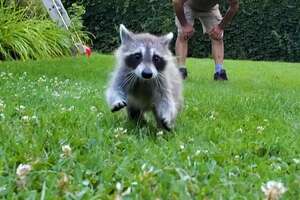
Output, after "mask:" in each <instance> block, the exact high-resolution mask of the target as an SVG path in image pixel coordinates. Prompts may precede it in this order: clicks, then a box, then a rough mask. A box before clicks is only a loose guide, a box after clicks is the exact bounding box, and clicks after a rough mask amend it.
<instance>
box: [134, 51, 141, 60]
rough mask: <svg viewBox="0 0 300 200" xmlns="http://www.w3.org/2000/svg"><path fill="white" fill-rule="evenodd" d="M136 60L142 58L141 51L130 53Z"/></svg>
mask: <svg viewBox="0 0 300 200" xmlns="http://www.w3.org/2000/svg"><path fill="white" fill-rule="evenodd" d="M132 56H133V57H134V58H135V59H136V60H140V59H141V58H142V54H141V53H135V54H133V55H132Z"/></svg>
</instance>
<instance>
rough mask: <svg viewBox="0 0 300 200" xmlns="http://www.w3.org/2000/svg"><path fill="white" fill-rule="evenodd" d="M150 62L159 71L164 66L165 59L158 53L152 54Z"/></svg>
mask: <svg viewBox="0 0 300 200" xmlns="http://www.w3.org/2000/svg"><path fill="white" fill-rule="evenodd" d="M152 62H153V64H154V65H155V67H156V68H157V69H158V70H160V71H161V70H163V69H164V68H165V66H166V61H165V60H164V59H163V58H162V57H160V56H158V55H153V57H152Z"/></svg>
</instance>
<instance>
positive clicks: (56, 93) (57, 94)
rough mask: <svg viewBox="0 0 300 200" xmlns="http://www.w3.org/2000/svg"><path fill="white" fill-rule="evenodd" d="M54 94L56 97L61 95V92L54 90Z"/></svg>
mask: <svg viewBox="0 0 300 200" xmlns="http://www.w3.org/2000/svg"><path fill="white" fill-rule="evenodd" d="M52 96H54V97H60V94H59V93H58V92H57V91H54V92H53V93H52Z"/></svg>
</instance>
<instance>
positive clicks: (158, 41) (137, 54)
mask: <svg viewBox="0 0 300 200" xmlns="http://www.w3.org/2000/svg"><path fill="white" fill-rule="evenodd" d="M120 36H121V41H122V45H121V47H120V54H121V57H122V58H121V59H123V65H125V66H126V67H127V68H128V69H130V70H131V72H133V73H134V74H135V75H136V76H137V77H139V78H141V79H144V80H151V79H154V78H156V77H157V76H158V75H159V74H160V73H162V72H163V71H164V70H165V68H166V67H167V65H168V59H170V57H171V55H172V54H171V52H170V50H169V48H168V46H169V43H170V41H171V40H172V38H173V33H169V34H167V35H165V36H161V37H156V36H154V35H151V34H147V33H146V34H134V33H132V32H130V31H128V30H127V29H126V28H125V26H124V25H121V26H120Z"/></svg>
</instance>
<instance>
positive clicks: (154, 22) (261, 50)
mask: <svg viewBox="0 0 300 200" xmlns="http://www.w3.org/2000/svg"><path fill="white" fill-rule="evenodd" d="M74 2H77V3H79V4H82V5H83V6H85V8H86V13H85V15H84V18H83V19H84V25H85V26H86V27H87V29H88V31H90V32H91V33H93V34H94V35H95V36H96V38H95V39H94V41H93V43H94V48H95V49H97V50H99V51H101V52H111V51H113V50H114V49H115V48H116V47H117V46H118V43H119V38H118V25H119V24H120V23H124V24H125V25H126V26H127V27H128V28H130V29H132V30H133V31H135V32H141V31H147V32H151V33H154V34H162V33H166V32H169V31H173V32H174V33H175V32H176V27H175V24H174V12H173V7H172V2H171V1H170V0H148V1H146V0H135V1H131V0H109V1H104V0H63V3H64V4H65V5H66V7H69V6H70V5H71V4H72V3H74ZM227 7H228V6H227V4H226V1H223V2H222V5H221V9H222V13H223V14H224V13H225V11H226V9H227ZM299 16H300V1H298V0H297V1H295V0H262V1H257V0H241V1H240V11H239V13H238V15H237V16H236V17H235V19H234V20H233V22H232V24H231V26H230V27H228V28H227V31H226V34H225V54H226V57H227V58H239V59H254V60H284V61H294V62H296V61H300V17H299ZM197 24H198V25H199V22H198V23H197ZM196 27H197V33H196V34H195V36H194V37H193V39H192V40H191V41H190V48H189V49H190V50H189V54H190V56H193V57H207V56H210V48H211V47H210V42H209V39H208V38H207V37H205V36H203V35H202V30H201V26H196ZM173 45H174V44H173Z"/></svg>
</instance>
